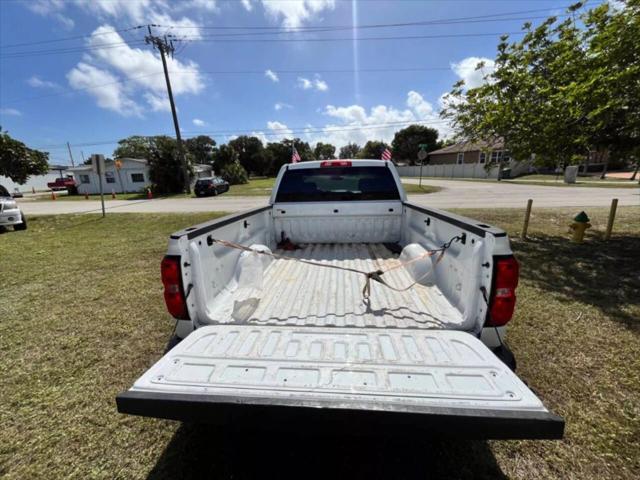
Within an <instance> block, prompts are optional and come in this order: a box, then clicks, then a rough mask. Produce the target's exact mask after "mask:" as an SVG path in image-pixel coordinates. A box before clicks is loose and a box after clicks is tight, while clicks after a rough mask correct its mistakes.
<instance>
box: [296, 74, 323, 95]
mask: <svg viewBox="0 0 640 480" xmlns="http://www.w3.org/2000/svg"><path fill="white" fill-rule="evenodd" d="M298 88H301V89H303V90H312V89H313V90H317V91H318V92H326V91H327V90H329V85H328V84H327V82H325V81H324V80H322V79H321V78H320V75H316V76H315V78H314V79H309V78H305V77H298Z"/></svg>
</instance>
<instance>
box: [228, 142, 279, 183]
mask: <svg viewBox="0 0 640 480" xmlns="http://www.w3.org/2000/svg"><path fill="white" fill-rule="evenodd" d="M229 146H230V147H231V148H233V149H234V150H235V151H236V152H237V153H238V158H239V160H240V165H242V166H243V167H244V169H245V170H246V171H247V172H249V173H251V174H254V175H265V174H266V173H267V170H268V168H269V165H268V164H266V162H265V159H264V146H263V145H262V141H261V140H260V139H259V138H258V137H249V136H247V135H242V136H240V137H238V138H235V139H233V140H231V141H230V142H229Z"/></svg>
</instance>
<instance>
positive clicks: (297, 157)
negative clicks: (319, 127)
mask: <svg viewBox="0 0 640 480" xmlns="http://www.w3.org/2000/svg"><path fill="white" fill-rule="evenodd" d="M300 160H301V158H300V154H299V153H298V150H296V147H293V153H292V154H291V163H298V162H299V161H300Z"/></svg>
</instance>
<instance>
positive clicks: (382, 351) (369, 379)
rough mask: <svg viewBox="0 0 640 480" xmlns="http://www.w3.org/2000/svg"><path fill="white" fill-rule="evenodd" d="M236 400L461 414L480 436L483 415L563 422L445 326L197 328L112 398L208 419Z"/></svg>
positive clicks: (125, 407) (125, 408)
mask: <svg viewBox="0 0 640 480" xmlns="http://www.w3.org/2000/svg"><path fill="white" fill-rule="evenodd" d="M240 404H241V405H245V407H244V410H243V411H242V412H241V414H242V415H251V414H252V413H250V412H249V411H248V410H249V409H248V408H247V406H248V405H251V406H253V408H252V409H251V410H252V411H253V412H254V413H256V412H257V411H262V410H263V409H264V408H265V407H270V408H269V409H270V413H269V414H266V415H270V414H272V413H273V412H274V411H276V410H278V411H279V410H282V408H281V407H287V408H285V409H284V410H285V411H286V412H288V413H289V414H293V415H295V414H301V413H302V412H303V411H304V410H306V409H310V408H313V409H314V410H315V411H316V417H318V418H320V417H326V415H325V414H326V413H327V412H324V413H322V414H318V407H320V408H322V409H328V410H330V411H333V414H332V416H333V417H334V418H337V417H339V415H336V410H343V411H349V412H350V413H349V420H350V421H355V418H356V417H362V416H363V415H364V417H367V418H368V420H366V421H367V422H369V421H370V417H371V413H372V412H380V413H381V414H382V413H386V414H387V415H382V416H380V415H379V416H378V417H379V418H378V420H380V419H381V418H382V417H385V418H386V417H388V416H389V415H388V414H394V415H392V417H393V418H394V420H393V423H396V422H397V421H398V413H400V412H403V413H405V414H409V413H410V414H418V415H419V416H420V417H421V418H422V419H429V424H430V425H431V427H433V426H434V417H438V418H440V419H441V420H442V419H448V420H446V421H451V419H452V418H459V419H463V420H464V419H466V420H465V422H466V423H467V425H470V423H469V422H471V423H474V422H475V423H476V424H478V425H480V424H483V425H484V427H483V428H484V429H485V430H486V431H487V432H488V431H489V430H490V429H489V427H488V426H487V425H486V424H487V420H488V419H491V420H490V421H489V425H497V424H498V423H500V422H501V421H503V422H507V423H510V424H512V425H515V423H514V421H515V420H517V419H519V421H520V422H525V423H524V424H523V425H529V424H531V423H532V422H533V424H536V423H537V424H540V425H542V424H545V425H546V424H547V423H548V424H549V425H551V426H552V427H553V428H552V430H554V431H556V433H555V436H558V433H557V431H558V428H559V432H560V433H559V434H560V435H561V433H562V428H561V424H562V425H563V423H562V421H561V420H560V419H559V417H555V416H553V415H552V414H550V413H549V412H548V411H547V410H546V409H545V407H544V406H543V405H542V403H541V402H540V400H539V399H538V398H537V397H536V396H535V395H534V394H533V393H532V392H531V391H530V390H529V389H528V388H527V387H526V385H524V383H523V382H522V381H521V380H520V379H519V378H518V377H517V376H516V375H515V374H514V373H513V372H512V371H511V370H509V368H508V367H506V366H505V365H504V364H503V363H502V362H501V361H500V360H499V359H498V358H497V357H495V355H493V353H492V352H491V351H490V350H488V349H487V347H485V345H484V344H483V343H482V342H480V340H478V339H477V338H476V337H474V336H472V335H469V334H467V333H464V332H459V331H449V330H447V331H444V330H437V331H436V330H404V329H403V330H384V331H382V330H380V329H362V328H360V329H358V328H353V329H350V328H329V327H322V328H315V327H291V326H287V327H272V326H262V327H257V326H236V325H217V326H208V327H203V328H200V329H198V330H196V331H194V332H193V333H192V334H191V335H189V336H188V337H187V338H186V339H185V340H183V341H182V342H181V343H180V344H178V345H177V346H176V347H174V349H173V350H171V351H170V352H168V353H167V354H166V355H165V356H164V357H163V358H162V359H161V360H160V361H158V362H157V363H156V364H155V365H154V366H153V367H152V368H150V369H149V370H148V371H147V372H146V373H145V374H144V375H143V376H142V377H140V379H138V381H136V383H135V384H134V386H133V387H132V388H131V389H130V390H129V391H128V392H125V393H124V394H122V395H121V396H119V398H118V408H119V410H120V411H121V412H124V413H133V414H139V415H148V416H159V417H163V418H176V419H187V418H190V419H192V420H198V419H200V420H202V421H205V420H207V419H210V418H209V417H211V415H209V414H207V413H206V412H205V411H203V410H202V409H203V408H204V409H205V410H206V411H212V412H209V413H213V416H216V415H218V416H220V415H223V416H228V415H230V414H232V413H230V412H229V409H228V406H229V405H233V406H236V407H237V405H240ZM223 405H226V406H225V407H223ZM292 406H295V407H299V408H298V409H291V408H290V407H292ZM276 407H279V408H276ZM236 409H237V408H236ZM293 410H298V411H297V412H295V413H294V412H293ZM196 412H198V413H197V414H196ZM354 413H355V415H354ZM236 415H237V413H236ZM411 416H412V417H413V416H414V415H411ZM192 417H193V418H192ZM364 417H363V418H364ZM500 419H502V420H500ZM325 420H326V418H325ZM325 420H323V422H324V421H325ZM378 420H376V421H378ZM446 421H445V422H446ZM412 422H415V419H414V420H412ZM558 422H560V423H558ZM401 423H404V422H401ZM436 423H437V422H436ZM516 423H517V422H516ZM443 426H446V424H443ZM526 428H529V429H530V430H531V428H530V427H526ZM487 429H488V430H487ZM533 430H535V429H533ZM546 435H547V436H546V437H545V438H551V437H552V436H553V435H551V434H549V433H547V434H546ZM516 437H518V438H525V437H522V435H520V436H517V435H516ZM492 438H504V437H500V436H499V435H497V434H495V433H494V434H493V435H492ZM509 438H515V437H514V436H513V433H512V434H511V436H510V437H509ZM526 438H537V437H534V436H533V433H531V434H530V435H529V436H527V437H526Z"/></svg>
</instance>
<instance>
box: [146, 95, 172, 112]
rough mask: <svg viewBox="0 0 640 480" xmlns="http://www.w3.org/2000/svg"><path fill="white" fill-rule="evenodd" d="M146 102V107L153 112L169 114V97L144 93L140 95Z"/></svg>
mask: <svg viewBox="0 0 640 480" xmlns="http://www.w3.org/2000/svg"><path fill="white" fill-rule="evenodd" d="M142 96H143V97H144V99H145V100H146V101H147V105H149V108H151V110H152V111H154V112H170V111H171V104H170V103H169V96H168V95H167V94H155V93H151V92H145V93H143V94H142Z"/></svg>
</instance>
